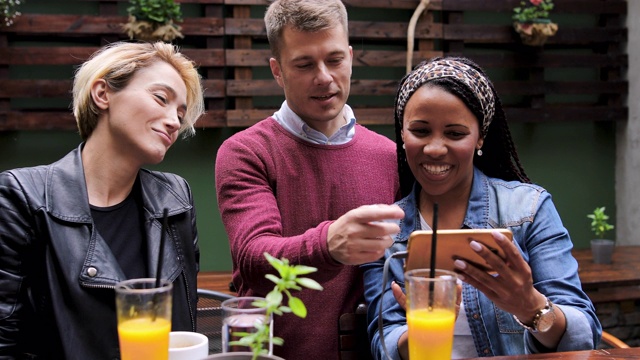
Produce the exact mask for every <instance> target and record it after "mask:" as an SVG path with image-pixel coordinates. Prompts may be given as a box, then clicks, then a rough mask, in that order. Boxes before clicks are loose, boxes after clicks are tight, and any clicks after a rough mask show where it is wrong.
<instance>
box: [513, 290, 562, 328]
mask: <svg viewBox="0 0 640 360" xmlns="http://www.w3.org/2000/svg"><path fill="white" fill-rule="evenodd" d="M544 300H545V304H544V307H543V308H542V309H540V310H538V312H536V315H535V316H534V317H533V322H532V326H528V325H525V324H524V323H523V322H522V321H520V319H518V317H517V316H515V315H513V319H514V320H515V321H516V322H517V323H518V324H519V325H520V326H522V327H523V328H525V329H527V330H529V331H531V332H532V333H537V332H539V330H538V323H539V322H540V318H541V317H542V316H543V315H545V314H547V313H548V312H552V311H553V303H552V302H551V300H549V298H548V297H546V296H545V297H544ZM554 318H555V317H554Z"/></svg>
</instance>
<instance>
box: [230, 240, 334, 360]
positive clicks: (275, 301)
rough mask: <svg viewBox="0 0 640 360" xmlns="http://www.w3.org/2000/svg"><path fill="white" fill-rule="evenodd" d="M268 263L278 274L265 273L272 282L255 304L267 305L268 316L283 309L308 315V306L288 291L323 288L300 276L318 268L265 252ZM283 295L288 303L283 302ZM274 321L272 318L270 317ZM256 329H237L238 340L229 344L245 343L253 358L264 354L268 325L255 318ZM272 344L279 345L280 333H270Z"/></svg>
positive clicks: (281, 312) (280, 312)
mask: <svg viewBox="0 0 640 360" xmlns="http://www.w3.org/2000/svg"><path fill="white" fill-rule="evenodd" d="M264 256H265V258H266V259H267V261H269V264H271V266H273V268H274V269H276V270H277V272H278V275H279V277H278V276H276V275H274V274H267V275H265V277H266V278H267V279H269V280H271V281H272V282H274V283H275V286H274V287H273V290H271V291H270V292H269V293H268V294H267V296H266V297H265V299H264V300H259V301H255V302H254V303H253V305H254V306H256V307H259V308H264V309H266V317H267V319H270V318H271V317H272V314H275V315H282V314H284V313H293V314H294V315H296V316H298V317H300V318H306V317H307V307H306V306H305V305H304V303H303V302H302V300H300V298H297V297H295V296H293V295H292V294H291V290H302V288H308V289H312V290H322V286H321V285H320V284H319V283H318V282H317V281H315V280H313V279H310V278H306V277H301V276H302V275H307V274H310V273H313V272H315V271H317V270H318V269H316V268H314V267H311V266H305V265H290V264H289V260H287V259H285V258H282V259H277V258H275V257H273V256H271V255H269V254H268V253H266V252H265V253H264ZM285 295H286V297H287V304H286V305H284V304H283V302H284V300H285ZM272 321H273V319H272ZM255 327H256V329H257V331H256V332H253V333H246V332H236V333H234V335H235V336H241V338H240V340H237V341H233V342H231V345H239V346H246V347H249V348H250V349H251V351H252V352H253V359H254V360H255V359H257V358H258V356H260V355H261V354H266V353H267V350H266V349H265V346H264V345H265V344H267V343H268V342H269V337H270V327H269V323H265V322H258V323H256V324H255ZM272 342H273V344H274V345H282V344H283V343H284V340H283V339H282V338H279V337H275V336H274V337H273V338H272Z"/></svg>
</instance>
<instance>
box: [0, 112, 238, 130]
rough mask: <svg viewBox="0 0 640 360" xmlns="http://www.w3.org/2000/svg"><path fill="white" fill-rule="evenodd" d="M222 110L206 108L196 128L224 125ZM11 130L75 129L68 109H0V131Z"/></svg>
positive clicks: (224, 118)
mask: <svg viewBox="0 0 640 360" xmlns="http://www.w3.org/2000/svg"><path fill="white" fill-rule="evenodd" d="M225 126H227V123H226V116H225V111H224V110H207V112H206V113H205V114H204V115H203V116H202V117H201V118H200V119H198V121H197V122H196V126H195V127H196V129H199V128H200V129H203V128H218V127H225ZM9 130H11V131H13V130H69V131H75V130H77V128H76V122H75V119H74V118H73V114H72V113H71V111H69V110H68V109H66V110H60V109H49V110H46V109H43V110H38V111H19V110H12V111H8V112H7V111H0V131H9Z"/></svg>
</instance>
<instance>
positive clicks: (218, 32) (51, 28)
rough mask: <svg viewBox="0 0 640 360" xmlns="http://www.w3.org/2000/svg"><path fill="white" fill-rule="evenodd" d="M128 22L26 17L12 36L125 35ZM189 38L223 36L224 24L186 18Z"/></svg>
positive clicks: (116, 18)
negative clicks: (123, 29) (124, 30)
mask: <svg viewBox="0 0 640 360" xmlns="http://www.w3.org/2000/svg"><path fill="white" fill-rule="evenodd" d="M126 22H127V18H126V17H124V16H88V15H64V14H56V15H40V14H23V15H21V16H20V17H18V19H17V20H16V22H15V23H14V24H13V25H12V26H11V28H10V29H8V30H9V31H11V32H14V33H19V34H31V35H42V34H44V35H49V36H69V35H105V34H113V35H121V36H122V37H124V36H125V34H124V33H123V32H122V26H123V25H124V24H125V23H126ZM178 25H180V26H181V27H182V30H181V32H182V33H183V34H184V35H185V36H196V35H202V36H222V35H224V20H223V19H220V18H213V17H209V18H204V17H203V18H185V19H184V21H183V22H181V23H178Z"/></svg>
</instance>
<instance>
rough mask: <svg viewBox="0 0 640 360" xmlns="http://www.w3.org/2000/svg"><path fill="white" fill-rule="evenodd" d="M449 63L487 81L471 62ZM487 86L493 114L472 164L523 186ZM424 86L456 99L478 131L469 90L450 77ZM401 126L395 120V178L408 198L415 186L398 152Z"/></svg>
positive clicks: (475, 104)
mask: <svg viewBox="0 0 640 360" xmlns="http://www.w3.org/2000/svg"><path fill="white" fill-rule="evenodd" d="M439 59H441V58H434V59H432V60H431V61H434V60H439ZM451 59H452V60H455V61H458V62H461V63H464V64H466V65H468V66H471V67H473V68H474V69H475V70H477V71H478V72H480V73H481V74H482V75H483V76H484V77H486V78H487V80H488V77H487V75H486V74H485V72H484V71H483V70H482V68H480V67H479V66H478V65H477V64H475V63H474V62H473V61H471V60H469V59H467V58H460V57H456V58H451ZM424 64H425V63H424V62H423V63H421V64H420V65H418V67H420V66H423V65H424ZM406 80H407V76H405V77H404V78H403V79H402V81H401V82H400V86H399V88H398V94H399V93H400V89H402V87H403V85H404V83H405V81H406ZM489 84H490V87H491V90H492V91H493V94H494V97H495V114H494V117H493V119H492V121H491V125H489V130H488V131H487V135H486V136H485V138H484V143H483V145H482V152H483V155H482V156H478V155H477V154H475V155H474V158H473V164H474V165H475V166H476V167H477V168H478V169H480V171H482V172H483V173H485V174H486V175H487V176H490V177H495V178H500V179H503V180H507V181H509V180H519V181H521V182H524V183H531V180H529V178H528V177H527V175H526V173H525V171H524V168H523V167H522V164H521V163H520V159H519V157H518V153H517V152H516V147H515V144H514V142H513V138H512V137H511V131H510V130H509V125H508V124H507V119H506V116H505V113H504V109H503V108H502V102H501V101H500V98H499V97H498V94H497V93H496V90H495V88H494V86H493V84H492V83H491V81H489ZM425 85H427V86H437V87H440V88H442V89H443V90H445V91H447V92H448V93H451V94H453V95H455V96H457V97H458V98H459V99H460V100H462V102H464V104H465V105H466V106H467V108H469V110H470V111H471V112H472V113H473V114H474V115H475V117H476V119H477V120H478V126H479V127H480V128H482V118H483V115H482V108H481V106H480V101H479V100H478V99H477V97H476V95H475V94H474V93H473V92H472V91H471V89H469V88H468V87H467V86H465V85H464V84H462V83H461V82H460V81H457V80H456V79H454V78H451V77H443V78H437V79H434V80H429V81H427V82H426V83H425ZM425 85H423V86H425ZM395 105H396V107H397V106H398V96H396V104H395ZM402 124H403V119H398V118H397V116H396V119H395V130H396V152H397V157H398V174H399V177H400V187H401V190H402V196H406V195H408V194H409V192H411V189H412V187H413V184H414V182H415V177H414V176H413V173H412V172H411V169H410V168H409V164H408V163H407V159H406V155H405V152H404V149H402V135H401V130H402Z"/></svg>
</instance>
